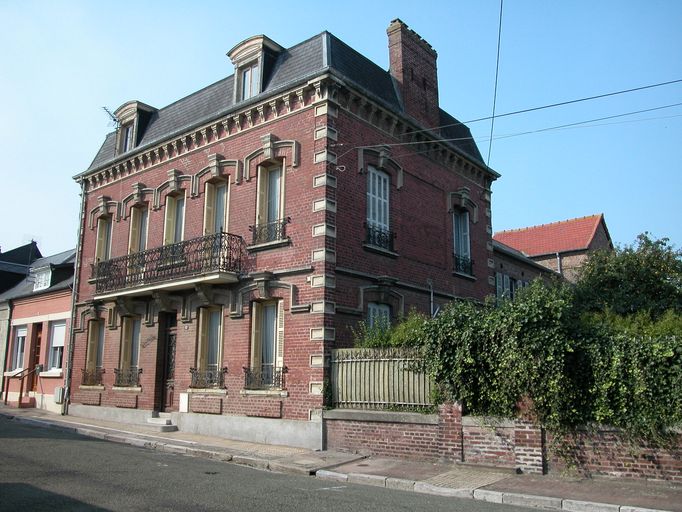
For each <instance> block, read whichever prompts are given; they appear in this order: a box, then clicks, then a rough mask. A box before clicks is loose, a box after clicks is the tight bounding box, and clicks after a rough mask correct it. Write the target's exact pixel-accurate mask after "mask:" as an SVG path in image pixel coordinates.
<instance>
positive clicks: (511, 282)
mask: <svg viewBox="0 0 682 512" xmlns="http://www.w3.org/2000/svg"><path fill="white" fill-rule="evenodd" d="M524 286H528V282H527V281H522V280H521V279H514V278H512V277H510V276H509V275H507V274H504V273H502V272H495V291H496V293H495V295H496V298H497V301H498V302H499V301H500V300H502V299H512V300H513V299H514V297H515V296H516V294H517V293H518V290H520V289H521V288H523V287H524Z"/></svg>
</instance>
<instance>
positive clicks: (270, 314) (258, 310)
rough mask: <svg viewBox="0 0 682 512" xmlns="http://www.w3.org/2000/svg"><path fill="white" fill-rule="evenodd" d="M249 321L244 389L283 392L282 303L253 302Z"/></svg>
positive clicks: (280, 301)
mask: <svg viewBox="0 0 682 512" xmlns="http://www.w3.org/2000/svg"><path fill="white" fill-rule="evenodd" d="M251 321H252V325H251V333H252V340H251V369H250V370H249V371H247V376H246V377H247V378H246V387H247V389H263V388H282V385H283V383H282V372H283V370H284V368H283V366H284V301H282V300H279V301H271V302H254V303H253V314H252V317H251Z"/></svg>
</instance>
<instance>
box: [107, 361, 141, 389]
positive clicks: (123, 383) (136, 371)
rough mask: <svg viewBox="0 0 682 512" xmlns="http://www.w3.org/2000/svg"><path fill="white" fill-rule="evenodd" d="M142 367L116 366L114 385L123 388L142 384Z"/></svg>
mask: <svg viewBox="0 0 682 512" xmlns="http://www.w3.org/2000/svg"><path fill="white" fill-rule="evenodd" d="M141 373H142V368H138V367H137V366H131V367H129V368H114V386H117V387H122V388H131V387H132V388H134V387H138V386H139V385H140V374H141Z"/></svg>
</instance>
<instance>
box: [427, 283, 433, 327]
mask: <svg viewBox="0 0 682 512" xmlns="http://www.w3.org/2000/svg"><path fill="white" fill-rule="evenodd" d="M426 284H428V285H429V295H430V299H431V302H430V311H431V318H433V279H431V278H429V279H427V280H426Z"/></svg>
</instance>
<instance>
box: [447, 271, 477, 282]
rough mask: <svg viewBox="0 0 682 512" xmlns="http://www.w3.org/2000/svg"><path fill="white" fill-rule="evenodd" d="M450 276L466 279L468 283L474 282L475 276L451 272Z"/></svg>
mask: <svg viewBox="0 0 682 512" xmlns="http://www.w3.org/2000/svg"><path fill="white" fill-rule="evenodd" d="M452 275H453V276H457V277H463V278H464V279H468V280H469V281H476V276H472V275H471V274H465V273H464V272H453V273H452Z"/></svg>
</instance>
